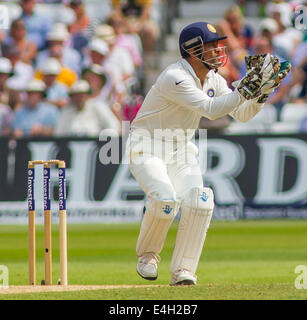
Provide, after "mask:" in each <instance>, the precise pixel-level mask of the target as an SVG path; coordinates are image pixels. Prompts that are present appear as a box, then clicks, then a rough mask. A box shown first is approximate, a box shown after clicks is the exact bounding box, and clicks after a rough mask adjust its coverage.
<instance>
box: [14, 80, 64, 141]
mask: <svg viewBox="0 0 307 320" xmlns="http://www.w3.org/2000/svg"><path fill="white" fill-rule="evenodd" d="M45 90H46V86H45V84H44V82H43V81H41V80H36V79H33V80H32V81H30V82H29V83H28V85H27V88H26V93H27V99H26V101H25V104H24V105H23V106H22V107H21V108H20V109H18V110H17V111H15V116H14V120H13V123H12V127H13V130H14V131H13V134H14V137H15V138H21V137H33V136H52V134H53V130H54V127H55V125H56V123H57V120H58V115H59V111H58V109H57V107H55V106H53V105H51V104H49V103H46V102H44V101H42V99H43V96H44V92H45Z"/></svg>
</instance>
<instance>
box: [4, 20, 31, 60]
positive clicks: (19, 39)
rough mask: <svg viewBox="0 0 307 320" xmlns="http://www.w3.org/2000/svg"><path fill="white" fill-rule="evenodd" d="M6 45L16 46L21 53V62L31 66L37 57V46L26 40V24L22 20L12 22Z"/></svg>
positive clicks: (5, 41)
mask: <svg viewBox="0 0 307 320" xmlns="http://www.w3.org/2000/svg"><path fill="white" fill-rule="evenodd" d="M4 43H5V45H7V46H12V47H13V46H15V47H17V49H18V50H19V51H20V60H21V61H22V62H24V63H27V64H31V63H32V62H33V60H34V58H35V56H36V53H37V48H36V44H35V43H34V42H32V41H28V40H27V38H26V28H25V23H24V21H23V20H22V19H20V18H19V19H16V20H14V21H13V22H12V24H11V28H10V31H9V35H8V37H7V38H6V39H5V40H4Z"/></svg>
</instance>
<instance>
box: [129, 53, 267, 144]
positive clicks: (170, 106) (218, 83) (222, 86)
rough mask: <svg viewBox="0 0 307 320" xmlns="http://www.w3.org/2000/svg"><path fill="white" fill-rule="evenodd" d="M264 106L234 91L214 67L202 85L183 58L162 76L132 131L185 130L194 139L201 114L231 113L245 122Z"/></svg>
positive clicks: (217, 114) (213, 116) (212, 115)
mask: <svg viewBox="0 0 307 320" xmlns="http://www.w3.org/2000/svg"><path fill="white" fill-rule="evenodd" d="M261 107H262V104H258V103H256V102H255V101H253V100H249V101H246V100H245V99H244V98H242V97H241V96H240V95H239V93H237V92H236V91H234V92H232V90H231V89H230V88H228V86H227V83H226V80H225V79H224V78H223V77H222V76H221V75H219V74H218V73H215V72H214V71H213V70H211V71H209V72H208V74H207V77H206V79H205V81H204V85H203V86H201V82H200V80H199V78H198V77H197V76H196V74H195V72H194V70H193V68H192V67H191V65H190V64H189V63H188V62H187V61H186V60H185V59H181V60H179V61H178V62H177V63H174V64H172V65H170V66H169V67H167V68H166V69H165V70H164V71H163V72H162V73H161V75H160V76H159V77H158V79H157V81H156V83H155V84H154V85H153V86H152V88H151V89H150V91H149V92H148V94H147V96H146V98H145V100H144V102H143V105H142V107H141V108H140V110H139V112H138V114H137V116H136V118H135V119H134V121H133V122H132V124H131V132H133V133H137V132H138V131H139V130H138V129H146V130H148V131H149V132H150V134H151V135H154V130H155V129H162V130H164V129H171V130H176V129H183V130H182V131H184V132H186V137H188V139H190V138H192V136H193V134H194V132H195V130H196V129H197V128H198V125H199V121H200V119H201V117H206V118H208V119H210V120H214V119H217V118H220V117H222V116H225V115H227V114H230V115H231V116H232V117H234V118H235V119H237V120H239V121H243V122H245V121H247V120H249V119H250V118H252V117H253V116H254V115H255V114H256V113H258V112H259V111H260V109H261ZM188 129H190V130H188Z"/></svg>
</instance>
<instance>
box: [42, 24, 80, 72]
mask: <svg viewBox="0 0 307 320" xmlns="http://www.w3.org/2000/svg"><path fill="white" fill-rule="evenodd" d="M69 37H70V34H69V32H68V31H67V28H66V26H65V25H64V24H61V23H58V24H55V25H54V26H53V28H52V30H51V32H49V33H48V35H47V40H48V49H46V50H44V51H42V52H40V53H39V54H38V55H37V67H38V68H39V69H40V68H41V67H42V66H43V65H44V63H45V61H46V59H47V58H48V57H54V58H57V59H58V60H59V61H60V62H61V64H62V65H63V66H64V67H66V68H69V69H71V70H73V71H74V72H75V73H76V74H77V75H80V72H81V56H80V54H79V53H78V52H77V51H76V50H74V49H72V48H69V47H67V46H66V45H65V43H66V42H67V41H68V40H69Z"/></svg>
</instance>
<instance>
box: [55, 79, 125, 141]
mask: <svg viewBox="0 0 307 320" xmlns="http://www.w3.org/2000/svg"><path fill="white" fill-rule="evenodd" d="M90 91H91V90H90V85H89V84H88V82H87V81H85V80H79V81H77V82H76V83H75V84H74V85H73V86H72V88H71V90H70V97H71V103H70V104H69V105H68V106H67V107H66V108H65V109H62V112H61V115H60V119H59V122H58V124H57V127H56V130H55V134H56V135H57V136H90V137H98V136H99V134H100V132H101V130H104V129H113V132H114V133H119V132H120V126H119V122H118V120H117V119H116V117H115V116H114V115H113V113H112V111H111V110H110V108H109V107H108V106H106V105H105V104H103V103H102V102H101V101H99V100H97V99H90V93H91V92H90Z"/></svg>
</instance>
